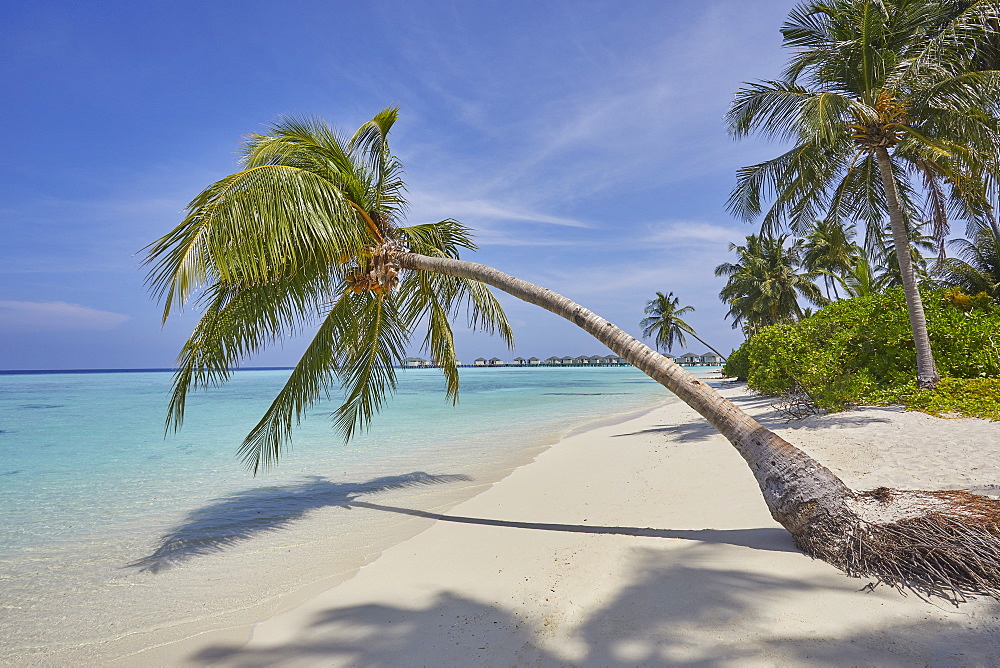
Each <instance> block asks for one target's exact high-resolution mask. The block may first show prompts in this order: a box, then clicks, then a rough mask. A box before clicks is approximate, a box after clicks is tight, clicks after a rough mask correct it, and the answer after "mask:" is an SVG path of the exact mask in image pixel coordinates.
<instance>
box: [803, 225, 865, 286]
mask: <svg viewBox="0 0 1000 668" xmlns="http://www.w3.org/2000/svg"><path fill="white" fill-rule="evenodd" d="M803 250H804V253H803V255H802V266H803V267H804V268H805V269H806V271H808V272H810V273H813V274H818V275H821V276H822V277H823V286H824V287H825V288H826V297H827V299H830V291H831V289H832V291H833V296H834V298H836V299H840V294H839V293H838V292H837V280H836V278H837V277H838V276H841V275H843V274H844V273H846V272H848V271H849V270H850V268H851V267H852V266H853V265H854V263H855V262H856V261H857V258H858V255H859V254H860V252H861V249H860V248H858V246H857V244H855V243H854V226H853V225H844V224H842V223H841V222H840V221H837V220H829V219H826V220H817V221H815V222H814V223H813V224H812V225H811V226H810V227H809V229H808V230H807V231H806V233H805V236H804V239H803Z"/></svg>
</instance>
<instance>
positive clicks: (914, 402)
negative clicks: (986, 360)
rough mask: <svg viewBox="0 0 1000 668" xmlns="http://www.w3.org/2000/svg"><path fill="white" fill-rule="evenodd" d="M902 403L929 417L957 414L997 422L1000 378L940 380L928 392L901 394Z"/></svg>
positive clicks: (999, 415)
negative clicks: (927, 414) (928, 414)
mask: <svg viewBox="0 0 1000 668" xmlns="http://www.w3.org/2000/svg"><path fill="white" fill-rule="evenodd" d="M902 403H903V405H905V406H906V407H907V408H911V409H914V410H918V411H924V412H925V413H930V414H931V415H943V414H946V413H960V414H962V415H971V416H973V417H981V418H986V419H987V420H1000V378H943V379H941V382H940V383H938V385H937V387H935V388H934V389H932V390H917V391H915V392H913V393H911V394H908V395H904V396H903V397H902Z"/></svg>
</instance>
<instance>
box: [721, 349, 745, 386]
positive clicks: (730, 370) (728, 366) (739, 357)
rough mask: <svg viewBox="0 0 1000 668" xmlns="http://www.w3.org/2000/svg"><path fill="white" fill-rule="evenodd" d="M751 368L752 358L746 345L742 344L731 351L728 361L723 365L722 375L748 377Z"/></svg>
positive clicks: (743, 378)
mask: <svg viewBox="0 0 1000 668" xmlns="http://www.w3.org/2000/svg"><path fill="white" fill-rule="evenodd" d="M749 370H750V358H749V357H748V356H747V351H746V349H745V346H740V347H739V348H737V349H736V350H734V351H733V352H731V353H729V357H727V358H726V363H725V364H724V365H722V375H723V376H726V377H727V378H739V379H740V380H746V379H747V372H748V371H749Z"/></svg>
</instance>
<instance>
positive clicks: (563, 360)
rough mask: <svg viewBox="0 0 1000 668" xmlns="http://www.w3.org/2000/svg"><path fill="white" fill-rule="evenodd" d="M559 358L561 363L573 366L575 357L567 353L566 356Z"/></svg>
mask: <svg viewBox="0 0 1000 668" xmlns="http://www.w3.org/2000/svg"><path fill="white" fill-rule="evenodd" d="M559 359H560V361H561V364H565V365H566V366H573V358H572V357H570V356H569V355H566V356H565V357H560V358H559Z"/></svg>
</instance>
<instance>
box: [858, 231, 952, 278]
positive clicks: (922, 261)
mask: <svg viewBox="0 0 1000 668" xmlns="http://www.w3.org/2000/svg"><path fill="white" fill-rule="evenodd" d="M907 238H908V239H909V243H908V244H907V246H908V250H907V251H906V252H907V254H908V255H909V256H910V266H911V267H912V268H913V277H914V279H915V280H916V282H917V284H918V285H922V286H925V287H931V286H932V284H933V282H932V280H931V268H930V267H929V266H928V265H927V258H926V257H925V256H924V251H928V252H929V251H933V250H934V248H935V247H936V244H935V242H934V239H933V238H932V237H930V236H927V235H926V234H922V233H921V232H920V230H918V229H916V230H915V229H912V228H911V229H908V232H907ZM872 250H873V255H874V259H875V263H874V264H875V266H876V267H878V269H879V282H880V283H881V285H882V286H883V287H886V288H895V287H901V286H903V275H902V272H900V270H899V259H898V258H899V253H897V252H896V244H895V242H894V241H892V240H887V241H886V242H885V243H883V244H881V245H876V246H875V247H874V248H873V249H872ZM940 262H941V260H940V259H939V260H938V264H940Z"/></svg>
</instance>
